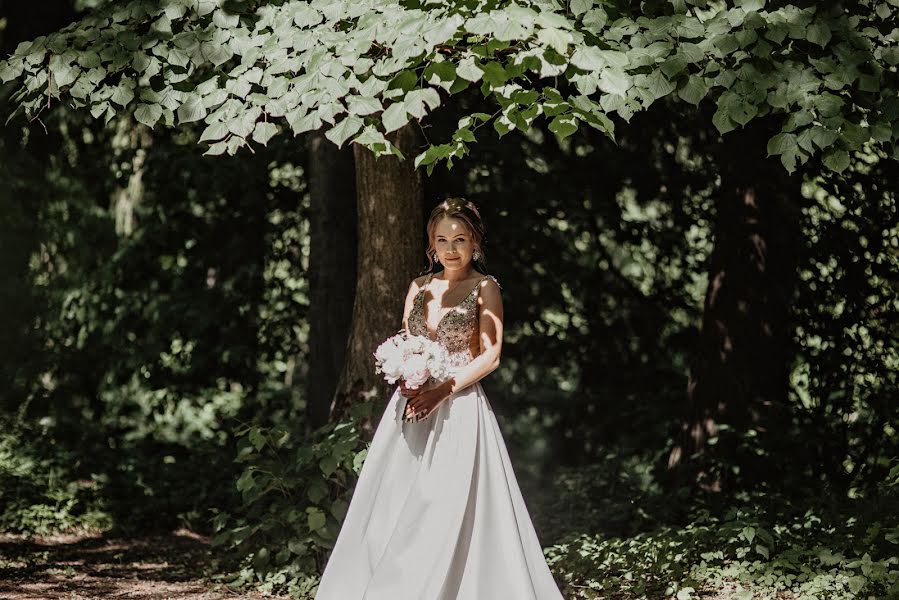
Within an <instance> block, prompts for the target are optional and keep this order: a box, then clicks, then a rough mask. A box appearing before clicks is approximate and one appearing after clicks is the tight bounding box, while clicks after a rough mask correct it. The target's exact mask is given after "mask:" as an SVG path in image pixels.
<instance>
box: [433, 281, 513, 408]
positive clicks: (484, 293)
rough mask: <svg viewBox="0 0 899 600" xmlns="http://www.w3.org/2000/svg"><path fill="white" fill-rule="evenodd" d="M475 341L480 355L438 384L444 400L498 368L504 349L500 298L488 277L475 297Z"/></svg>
mask: <svg viewBox="0 0 899 600" xmlns="http://www.w3.org/2000/svg"><path fill="white" fill-rule="evenodd" d="M478 323H479V324H480V330H479V331H478V340H479V343H480V349H481V353H480V354H478V356H476V357H475V358H474V359H472V361H471V362H470V363H468V364H467V365H465V366H464V367H462V368H461V369H459V371H458V372H457V373H456V376H455V377H453V378H451V379H449V380H447V381H445V382H443V383H442V384H440V386H439V388H440V389H442V391H444V392H446V395H447V397H448V396H450V395H451V394H454V393H455V392H458V391H459V390H462V389H465V388H466V387H468V386H470V385H472V384H474V383H475V382H478V381H480V380H481V379H483V378H484V377H486V376H487V375H489V374H490V373H492V372H493V371H494V370H496V368H497V367H498V366H499V359H500V354H501V353H502V348H503V298H502V293H501V292H500V289H499V286H498V285H497V284H496V282H495V281H494V280H493V278H488V279H486V280H484V281H483V282H482V283H481V291H480V293H479V297H478Z"/></svg>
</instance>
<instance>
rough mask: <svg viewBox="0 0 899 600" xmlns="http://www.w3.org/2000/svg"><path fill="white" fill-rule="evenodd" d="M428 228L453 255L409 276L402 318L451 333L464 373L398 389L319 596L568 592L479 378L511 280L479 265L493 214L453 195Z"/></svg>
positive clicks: (439, 247) (463, 599)
mask: <svg viewBox="0 0 899 600" xmlns="http://www.w3.org/2000/svg"><path fill="white" fill-rule="evenodd" d="M427 233H428V241H429V246H428V259H429V261H430V260H432V259H434V260H436V261H437V262H439V263H441V264H442V265H443V267H444V268H443V271H441V272H438V273H434V272H433V271H432V272H431V273H430V274H428V275H425V276H422V277H419V278H417V279H416V280H415V281H413V282H412V284H411V285H410V286H409V292H408V294H407V296H406V303H405V308H404V311H403V326H404V327H405V328H406V329H407V330H408V331H409V332H410V333H412V334H417V335H425V336H428V337H429V338H431V339H432V340H438V341H440V342H441V343H442V344H443V345H444V346H445V347H446V349H447V350H448V351H449V353H450V357H451V362H452V364H453V369H452V372H453V374H454V376H453V377H451V378H450V379H449V380H448V381H446V382H444V383H442V384H440V385H435V386H431V387H430V388H425V389H423V390H418V391H416V390H409V389H407V388H405V386H403V385H402V383H401V384H400V385H399V386H398V387H397V389H396V391H395V392H394V393H393V395H392V396H391V398H390V400H389V402H388V404H387V408H386V410H385V411H384V414H383V416H382V417H381V420H380V422H379V424H378V426H377V429H376V430H375V434H374V437H373V438H372V443H371V446H370V448H369V451H368V455H367V457H366V459H365V463H364V464H363V466H362V470H361V471H360V473H359V480H358V482H357V484H356V488H355V490H354V492H353V498H352V500H351V502H350V505H349V508H348V510H347V514H346V518H345V520H344V523H343V525H342V528H341V530H340V534H339V535H338V537H337V541H336V543H335V546H334V549H333V550H332V552H331V555H330V558H329V560H328V564H327V566H326V567H325V571H324V573H323V574H322V579H321V583H320V584H319V587H318V591H317V593H316V596H315V598H316V600H506V599H509V600H561V599H562V595H561V593H559V588H558V587H557V585H556V583H555V581H554V580H553V577H552V574H551V572H550V570H549V567H548V566H547V564H546V560H545V558H544V556H543V550H542V548H541V546H540V543H539V541H538V540H537V535H536V532H535V531H534V526H533V524H532V523H531V518H530V515H529V513H528V510H527V507H526V506H525V503H524V499H523V498H522V495H521V490H520V489H519V487H518V482H517V480H516V478H515V473H514V472H513V470H512V464H511V462H510V461H509V455H508V452H507V451H506V446H505V443H504V441H503V437H502V434H501V433H500V430H499V427H498V425H497V422H496V418H495V416H494V414H493V409H492V408H491V406H490V403H489V402H488V401H487V396H486V395H485V394H484V389H483V388H482V387H481V384H480V380H481V379H482V378H483V377H485V376H486V375H488V374H489V373H491V372H492V371H493V370H494V369H496V368H497V366H498V365H499V362H500V353H501V350H502V335H503V305H502V297H501V293H500V287H499V284H498V283H497V281H496V279H495V278H493V276H491V275H486V276H485V275H482V274H481V273H479V272H478V271H476V270H475V268H474V264H475V263H476V262H479V261H481V260H482V258H483V255H484V253H483V250H482V248H481V243H482V242H483V239H484V225H483V223H482V221H481V217H480V214H479V213H478V210H477V208H476V207H475V206H474V204H473V203H471V202H469V201H466V200H464V199H461V198H450V199H448V200H446V201H445V202H442V203H441V204H440V205H438V206H437V207H436V208H435V209H434V211H433V212H432V213H431V216H430V218H429V219H428V225H427ZM431 264H432V266H433V263H431ZM481 264H483V263H481Z"/></svg>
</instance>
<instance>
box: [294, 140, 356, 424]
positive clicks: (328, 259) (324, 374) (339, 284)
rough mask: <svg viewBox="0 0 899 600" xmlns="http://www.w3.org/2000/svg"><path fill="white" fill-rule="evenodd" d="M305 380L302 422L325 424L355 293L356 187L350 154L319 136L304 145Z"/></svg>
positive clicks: (342, 360)
mask: <svg viewBox="0 0 899 600" xmlns="http://www.w3.org/2000/svg"><path fill="white" fill-rule="evenodd" d="M308 156H309V159H308V168H309V196H310V211H309V220H310V223H309V232H310V242H309V375H308V377H307V378H306V401H307V404H306V406H307V409H306V410H307V416H308V418H309V422H310V424H311V425H312V427H313V428H318V427H320V426H322V425H324V424H325V423H327V422H328V418H329V416H330V412H331V399H332V398H333V397H334V392H335V390H336V388H337V379H338V377H339V376H340V371H341V368H342V367H343V363H344V358H345V355H346V348H347V339H348V337H349V333H350V322H351V319H352V315H353V297H354V295H355V293H356V252H357V244H356V220H357V219H356V181H355V176H356V174H355V167H354V161H353V150H352V148H349V147H345V148H342V149H341V148H338V147H337V146H335V145H334V144H333V143H331V142H330V141H329V140H328V139H326V138H325V136H324V134H322V133H320V132H316V133H313V134H311V135H310V136H309V139H308Z"/></svg>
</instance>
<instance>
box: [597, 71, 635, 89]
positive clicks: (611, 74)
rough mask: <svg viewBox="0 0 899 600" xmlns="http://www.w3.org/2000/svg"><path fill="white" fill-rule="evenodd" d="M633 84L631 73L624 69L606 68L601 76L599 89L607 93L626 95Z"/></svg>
mask: <svg viewBox="0 0 899 600" xmlns="http://www.w3.org/2000/svg"><path fill="white" fill-rule="evenodd" d="M632 85H633V81H632V80H631V77H630V75H628V74H627V73H625V72H624V71H618V70H615V69H606V70H604V71H603V72H602V73H601V74H600V76H599V89H601V90H602V91H604V92H605V93H607V94H616V95H618V96H626V95H627V92H628V90H629V89H630V88H631V86H632Z"/></svg>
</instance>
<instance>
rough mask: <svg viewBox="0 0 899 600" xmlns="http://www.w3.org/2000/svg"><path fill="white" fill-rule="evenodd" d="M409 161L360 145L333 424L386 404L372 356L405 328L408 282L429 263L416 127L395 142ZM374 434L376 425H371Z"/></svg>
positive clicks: (383, 386) (405, 130)
mask: <svg viewBox="0 0 899 600" xmlns="http://www.w3.org/2000/svg"><path fill="white" fill-rule="evenodd" d="M388 139H390V141H391V143H393V144H394V145H395V146H396V147H397V148H399V149H400V151H401V152H402V153H403V154H404V155H405V156H406V157H409V158H407V159H406V160H404V161H400V160H399V159H398V158H396V157H395V156H385V157H381V158H377V159H376V158H375V157H374V155H373V154H372V153H371V152H370V151H369V150H368V149H366V148H363V147H362V146H359V145H356V146H355V148H354V154H355V158H356V192H357V206H358V230H357V231H358V239H359V246H358V257H357V260H356V264H357V271H356V298H355V302H354V304H353V321H352V325H351V327H350V336H349V343H348V345H347V351H346V360H345V361H344V365H343V371H342V373H341V377H340V381H339V383H338V386H337V393H336V394H335V395H334V400H333V402H332V406H331V420H332V421H334V420H337V419H340V418H342V417H343V416H345V415H346V413H347V411H348V410H349V408H350V407H351V406H352V405H353V404H354V403H357V402H359V401H361V400H364V399H370V398H385V397H386V395H387V394H389V392H390V388H389V386H388V385H387V384H386V383H385V382H384V380H383V378H382V377H381V375H379V374H376V373H375V365H374V357H373V355H372V353H373V352H374V350H375V348H376V347H377V345H378V344H379V343H381V342H382V341H383V340H385V339H386V338H387V337H389V336H391V335H393V334H395V333H396V332H397V331H398V330H399V329H400V327H401V326H402V323H401V321H402V311H403V302H404V300H405V297H406V292H407V291H408V286H409V282H410V281H411V280H412V279H413V278H414V277H415V276H416V275H417V272H418V270H419V267H420V265H421V262H422V261H423V260H424V258H423V254H424V245H423V240H424V236H423V233H422V228H421V222H422V214H423V213H422V211H423V207H422V202H423V199H422V183H421V176H420V175H419V173H418V172H416V170H415V169H414V167H413V163H412V159H411V156H414V155H415V154H416V153H417V151H418V132H417V130H416V129H415V125H414V124H409V125H406V126H404V127H402V128H401V129H399V130H397V131H396V132H395V133H394V134H393V135H392V136H391V137H389V138H388ZM367 427H368V429H369V432H370V427H371V423H367Z"/></svg>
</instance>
